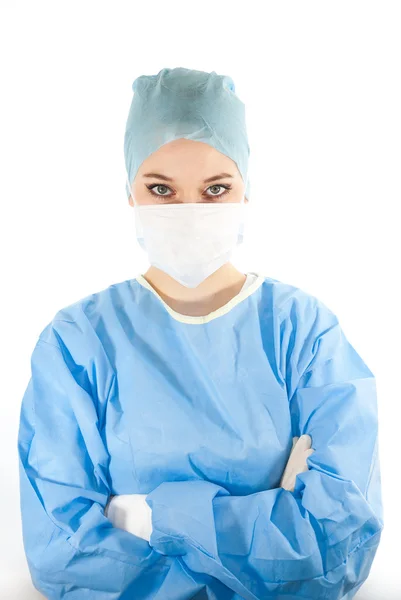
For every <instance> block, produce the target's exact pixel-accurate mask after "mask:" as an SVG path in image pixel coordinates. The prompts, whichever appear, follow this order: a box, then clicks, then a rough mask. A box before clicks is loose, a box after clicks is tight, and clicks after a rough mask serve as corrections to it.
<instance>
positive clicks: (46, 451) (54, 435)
mask: <svg viewBox="0 0 401 600" xmlns="http://www.w3.org/2000/svg"><path fill="white" fill-rule="evenodd" d="M49 331H50V328H47V329H46V334H47V333H48V334H49V335H46V334H44V335H43V337H42V338H39V340H38V341H37V343H36V346H35V348H34V350H33V353H32V357H31V371H32V375H31V378H30V380H29V383H28V385H27V388H26V390H25V394H24V396H23V400H22V405H21V412H20V424H19V430H18V458H19V481H20V508H21V517H22V533H23V544H24V550H25V555H26V558H27V563H28V567H29V570H30V574H31V579H32V583H33V585H34V587H35V588H36V589H37V590H38V591H39V592H41V593H42V594H43V595H44V596H45V597H46V598H47V599H48V600H59V599H61V598H62V599H67V598H68V600H84V599H86V600H95V599H96V600H118V599H125V600H129V599H131V598H135V599H136V600H145V599H150V598H155V597H156V596H158V597H159V596H160V597H161V598H168V597H173V594H174V589H175V585H178V586H179V587H180V586H181V587H182V588H183V589H185V585H186V582H185V581H186V579H185V578H188V576H187V575H185V576H184V571H182V569H180V568H179V565H177V561H176V559H173V558H170V557H167V556H165V555H162V554H160V553H158V552H157V551H156V550H155V549H153V548H151V547H150V546H149V543H148V542H147V541H145V540H143V539H141V538H139V537H137V536H135V535H133V534H131V533H129V532H127V531H124V530H123V529H119V528H115V527H113V526H112V523H111V521H110V520H109V519H108V518H107V517H106V516H105V515H104V508H105V506H106V503H107V501H108V498H109V496H110V481H109V475H108V452H107V449H106V446H105V442H104V440H103V437H102V435H101V432H100V426H99V421H100V414H101V409H100V405H101V403H102V401H103V400H104V398H103V399H102V398H101V397H100V395H101V391H100V389H99V395H98V397H95V395H94V394H93V393H91V389H90V385H89V369H88V370H87V369H86V368H85V367H84V366H83V365H82V364H79V362H80V361H77V360H76V357H75V358H74V354H75V350H74V351H72V350H71V349H70V348H67V347H66V346H65V344H64V343H60V344H59V342H58V336H57V335H55V334H54V332H53V333H49ZM49 338H51V339H52V341H51V342H49V341H48V340H49ZM81 350H82V345H81ZM81 350H80V351H81ZM90 370H91V373H90V376H91V377H94V378H98V379H99V380H100V379H101V378H102V377H103V376H104V373H105V369H104V361H103V359H102V357H101V355H98V356H95V360H94V363H93V364H92V365H91V368H90ZM174 573H175V575H174ZM188 585H190V587H192V589H193V579H192V578H191V581H190V582H189V579H188Z"/></svg>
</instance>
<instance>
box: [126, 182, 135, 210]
mask: <svg viewBox="0 0 401 600" xmlns="http://www.w3.org/2000/svg"><path fill="white" fill-rule="evenodd" d="M127 187H128V191H129V194H130V196H131V198H132V202H133V203H134V204H135V200H134V197H133V195H132V191H131V184H130V182H129V179H128V177H127Z"/></svg>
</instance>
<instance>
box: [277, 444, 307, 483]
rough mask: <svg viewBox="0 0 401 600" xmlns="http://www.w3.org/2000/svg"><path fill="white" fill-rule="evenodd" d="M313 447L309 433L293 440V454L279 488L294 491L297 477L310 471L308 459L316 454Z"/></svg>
mask: <svg viewBox="0 0 401 600" xmlns="http://www.w3.org/2000/svg"><path fill="white" fill-rule="evenodd" d="M311 445H312V438H311V437H310V435H308V434H307V433H305V434H304V435H301V437H294V438H292V450H291V454H290V456H289V459H288V461H287V465H286V467H285V469H284V473H283V476H282V478H281V481H280V486H279V487H282V488H284V489H286V490H289V491H290V492H293V491H294V487H295V479H296V476H297V475H298V474H299V473H303V472H304V471H308V469H309V467H308V465H307V462H306V459H307V458H308V456H310V455H311V454H312V453H313V452H314V450H313V448H311Z"/></svg>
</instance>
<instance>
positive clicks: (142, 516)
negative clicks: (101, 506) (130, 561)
mask: <svg viewBox="0 0 401 600" xmlns="http://www.w3.org/2000/svg"><path fill="white" fill-rule="evenodd" d="M145 498H146V494H120V495H119V496H112V497H111V499H110V500H109V502H108V503H107V505H106V508H105V510H104V514H105V516H106V517H107V518H108V519H109V520H110V521H111V522H112V523H113V525H114V527H118V528H119V529H125V531H129V532H130V533H133V534H134V535H136V536H137V537H140V538H142V539H144V540H147V541H149V540H150V534H151V533H152V510H151V508H150V506H148V504H147V503H146V500H145Z"/></svg>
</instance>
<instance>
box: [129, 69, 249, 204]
mask: <svg viewBox="0 0 401 600" xmlns="http://www.w3.org/2000/svg"><path fill="white" fill-rule="evenodd" d="M132 90H133V92H134V96H133V99H132V102H131V107H130V111H129V115H128V119H127V124H126V130H125V136H124V157H125V166H126V170H127V178H128V181H129V183H130V184H131V185H132V182H133V180H134V178H135V176H136V174H137V172H138V169H139V167H140V165H141V164H142V162H143V161H144V160H145V159H146V158H147V157H148V156H149V155H150V154H152V153H153V152H155V151H156V150H157V149H158V148H160V147H161V146H163V144H166V143H168V142H171V141H173V140H176V139H178V138H186V139H189V140H196V141H199V142H204V143H206V144H209V145H210V146H213V147H214V148H216V150H218V151H219V152H221V153H222V154H225V155H226V156H228V157H229V158H231V159H232V160H233V161H234V162H235V163H236V165H237V167H238V170H239V172H240V174H241V176H242V179H243V181H244V184H245V196H246V197H247V199H248V200H249V193H250V182H249V178H248V157H249V153H250V151H249V145H248V137H247V131H246V122H245V105H244V103H243V102H242V101H241V100H240V99H239V98H238V96H237V95H236V94H235V85H234V81H233V80H232V79H231V77H229V76H228V75H218V74H217V73H216V72H215V71H212V72H211V73H206V72H204V71H196V70H193V69H185V68H183V67H177V68H175V69H167V68H166V69H162V70H161V71H159V73H158V74H157V75H141V76H140V77H137V78H136V79H135V81H134V83H133V84H132ZM126 191H127V196H128V197H129V195H130V193H131V191H130V189H129V187H128V182H127V183H126Z"/></svg>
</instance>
